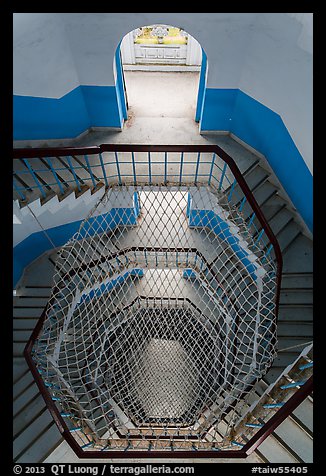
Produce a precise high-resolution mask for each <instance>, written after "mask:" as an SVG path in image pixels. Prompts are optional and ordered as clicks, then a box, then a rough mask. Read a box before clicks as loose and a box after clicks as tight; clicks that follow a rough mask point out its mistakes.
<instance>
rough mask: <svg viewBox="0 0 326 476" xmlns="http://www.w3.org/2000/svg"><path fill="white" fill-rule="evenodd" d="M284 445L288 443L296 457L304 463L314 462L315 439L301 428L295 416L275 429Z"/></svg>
mask: <svg viewBox="0 0 326 476" xmlns="http://www.w3.org/2000/svg"><path fill="white" fill-rule="evenodd" d="M274 435H277V436H278V437H279V438H280V439H281V441H282V444H283V445H285V444H286V445H287V446H288V447H289V448H290V449H291V452H292V453H293V455H294V456H295V458H296V459H298V460H299V461H300V462H303V463H312V462H313V459H312V455H313V440H312V438H311V436H310V435H308V434H307V433H306V432H305V431H303V430H302V428H300V426H299V425H298V424H297V423H296V422H295V421H294V420H293V418H291V416H290V417H288V418H286V419H285V420H284V421H283V422H282V423H281V424H280V425H279V426H278V427H277V428H276V429H275V430H274Z"/></svg>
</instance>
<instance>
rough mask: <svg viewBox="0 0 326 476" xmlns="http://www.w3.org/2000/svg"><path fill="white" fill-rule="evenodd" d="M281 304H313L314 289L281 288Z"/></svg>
mask: <svg viewBox="0 0 326 476" xmlns="http://www.w3.org/2000/svg"><path fill="white" fill-rule="evenodd" d="M280 303H281V304H292V303H293V304H297V303H299V304H304V305H305V304H312V303H313V290H312V289H311V288H301V289H285V288H282V289H281V294H280Z"/></svg>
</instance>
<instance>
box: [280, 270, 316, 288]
mask: <svg viewBox="0 0 326 476" xmlns="http://www.w3.org/2000/svg"><path fill="white" fill-rule="evenodd" d="M301 288H305V289H312V288H313V273H283V274H282V289H297V290H299V289H301Z"/></svg>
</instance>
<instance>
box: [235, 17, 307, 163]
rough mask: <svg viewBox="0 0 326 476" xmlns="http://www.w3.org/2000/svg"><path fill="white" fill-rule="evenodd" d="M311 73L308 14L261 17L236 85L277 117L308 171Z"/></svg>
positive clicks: (250, 41)
mask: <svg viewBox="0 0 326 476" xmlns="http://www.w3.org/2000/svg"><path fill="white" fill-rule="evenodd" d="M312 73H313V72H312V14H311V13H305V14H303V13H301V14H299V13H289V14H284V13H262V14H259V15H258V16H257V18H256V24H255V28H254V29H253V30H252V32H251V37H250V40H249V42H248V45H247V50H246V57H245V61H244V64H243V68H242V70H241V76H240V81H239V85H238V86H239V89H241V90H242V91H243V92H245V93H247V94H249V96H251V97H253V98H255V99H256V100H257V101H260V102H261V103H262V104H264V105H265V106H267V107H268V108H270V109H272V110H273V111H274V112H276V113H278V114H279V115H280V116H281V118H282V120H283V122H284V123H285V126H286V127H287V129H288V131H289V133H290V135H291V137H292V139H293V140H294V142H295V144H296V146H297V148H298V149H299V151H300V153H301V155H302V156H303V157H304V158H305V162H306V164H307V166H308V167H309V169H310V171H311V172H312V165H313V157H312V155H313V150H312V125H313V109H312V99H313V98H312V93H313V85H312V80H313V74H312Z"/></svg>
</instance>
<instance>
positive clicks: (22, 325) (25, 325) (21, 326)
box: [13, 317, 38, 331]
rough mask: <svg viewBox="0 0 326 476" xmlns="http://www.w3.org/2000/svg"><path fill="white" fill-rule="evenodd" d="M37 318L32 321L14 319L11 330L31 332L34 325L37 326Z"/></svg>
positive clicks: (30, 319) (29, 319)
mask: <svg viewBox="0 0 326 476" xmlns="http://www.w3.org/2000/svg"><path fill="white" fill-rule="evenodd" d="M37 321H38V318H35V319H32V318H28V317H26V318H21V319H14V322H13V329H14V330H15V331H17V330H28V331H32V330H33V329H34V328H35V326H36V324H37Z"/></svg>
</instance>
